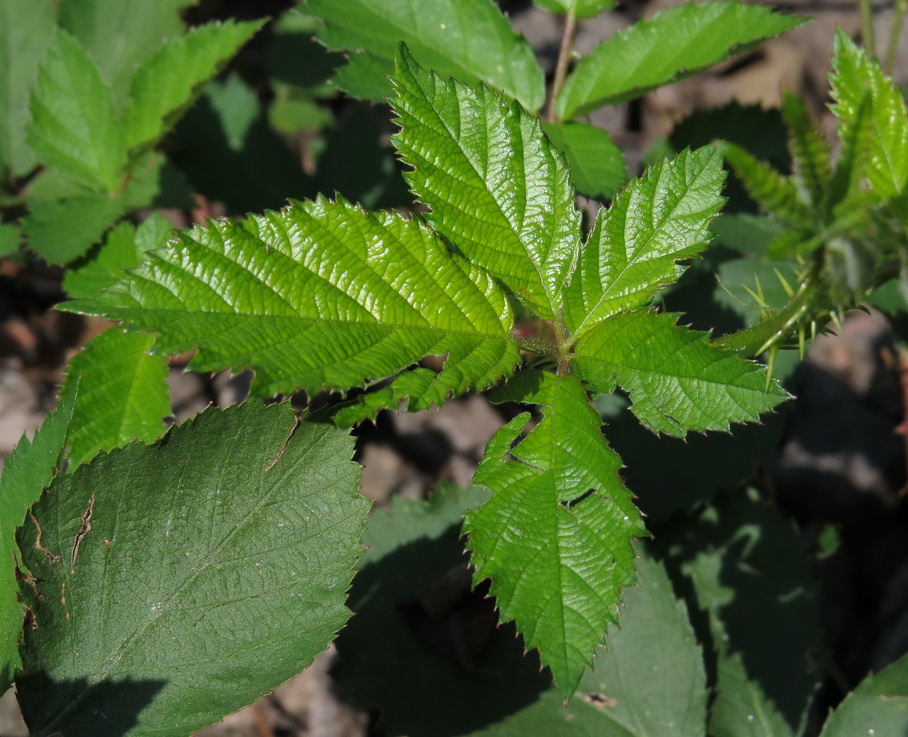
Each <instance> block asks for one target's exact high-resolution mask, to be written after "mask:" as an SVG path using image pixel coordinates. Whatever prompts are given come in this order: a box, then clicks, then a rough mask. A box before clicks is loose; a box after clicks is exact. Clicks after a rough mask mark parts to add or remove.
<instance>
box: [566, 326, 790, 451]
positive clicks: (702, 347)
mask: <svg viewBox="0 0 908 737" xmlns="http://www.w3.org/2000/svg"><path fill="white" fill-rule="evenodd" d="M676 319H677V315H671V314H659V313H655V312H646V311H640V312H631V313H624V314H620V315H615V316H613V317H611V318H610V319H608V320H606V321H605V322H603V323H601V324H599V325H598V326H597V327H596V328H595V329H593V330H591V331H590V332H588V333H586V334H585V335H584V336H583V337H582V338H581V339H580V340H579V341H578V342H577V346H576V349H575V350H576V356H575V358H574V361H573V363H574V366H575V367H576V369H577V371H578V372H579V373H580V375H581V376H582V377H583V378H584V379H586V380H587V381H589V382H590V383H591V384H592V385H593V386H594V387H595V389H596V391H597V392H599V393H601V394H608V393H610V392H612V391H613V390H614V388H615V385H616V384H619V385H621V387H623V388H624V390H625V391H627V392H628V394H629V395H630V398H631V401H632V402H633V404H632V405H631V410H632V411H633V413H634V414H635V415H636V416H637V418H638V419H639V420H640V421H641V422H642V423H643V424H644V425H646V426H647V427H648V428H650V430H652V431H653V432H662V433H665V434H666V435H674V436H676V437H683V436H684V434H685V433H686V432H689V431H691V430H695V431H698V432H703V431H705V430H726V431H727V430H728V423H729V422H753V421H756V420H758V419H759V417H760V414H761V413H763V412H768V411H769V410H771V409H772V408H773V407H774V406H775V405H777V404H778V403H779V402H781V401H784V400H785V399H787V398H788V395H787V394H786V393H785V392H784V391H783V390H782V389H781V388H780V387H779V386H778V385H776V384H772V385H770V386H769V387H768V388H767V386H766V373H765V368H764V367H763V366H760V365H759V364H756V363H753V362H751V361H745V360H744V359H742V358H741V356H740V354H739V353H737V352H735V351H731V350H728V349H725V348H720V347H718V346H716V345H712V344H710V343H709V336H708V334H707V333H698V332H694V331H692V330H689V329H687V328H685V327H679V326H677V325H675V320H676Z"/></svg>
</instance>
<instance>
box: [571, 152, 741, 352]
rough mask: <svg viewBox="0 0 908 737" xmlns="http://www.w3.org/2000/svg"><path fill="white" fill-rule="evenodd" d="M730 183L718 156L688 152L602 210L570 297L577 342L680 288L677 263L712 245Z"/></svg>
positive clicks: (680, 270)
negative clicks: (608, 320) (600, 326)
mask: <svg viewBox="0 0 908 737" xmlns="http://www.w3.org/2000/svg"><path fill="white" fill-rule="evenodd" d="M724 181H725V172H724V171H723V170H722V155H721V154H720V153H719V151H718V150H716V149H711V148H701V149H698V150H697V151H685V152H683V153H682V154H681V155H679V156H678V157H677V158H676V159H674V160H671V161H669V160H667V159H663V160H662V161H660V162H659V163H658V164H656V166H654V167H653V168H652V169H649V170H648V171H647V172H646V173H645V174H644V175H643V176H642V177H640V178H638V179H634V180H633V181H632V182H631V183H630V184H629V185H628V186H627V187H626V188H625V189H624V191H622V192H621V193H620V194H619V195H618V196H617V197H616V198H615V200H614V202H613V203H612V206H611V207H610V208H608V209H607V210H606V209H605V208H601V209H600V210H599V213H598V216H597V217H596V225H595V227H594V228H593V231H592V232H591V233H590V235H589V237H588V239H587V242H586V245H585V246H584V248H583V251H582V255H581V257H580V260H579V263H578V265H577V270H576V271H575V272H574V275H573V278H572V281H571V284H570V286H569V287H568V289H567V294H566V295H565V305H564V319H565V324H566V326H567V328H568V330H570V331H571V332H572V333H573V335H574V336H575V337H576V338H579V337H581V336H582V335H583V334H584V333H586V332H588V331H589V330H591V329H592V328H594V327H595V326H596V325H598V324H599V323H601V322H602V321H603V320H604V319H606V318H608V317H609V316H611V315H614V314H616V313H618V312H620V311H622V310H630V309H636V308H638V307H642V306H643V305H645V304H646V303H647V302H648V301H649V299H650V298H651V297H652V296H653V295H654V294H655V293H656V291H657V290H659V289H660V288H662V287H664V286H667V285H668V284H672V283H674V282H675V281H677V279H678V277H680V276H681V274H682V273H683V272H684V269H685V267H683V266H681V265H679V264H678V261H679V260H680V259H684V258H689V257H691V256H694V255H696V254H697V253H699V252H700V251H701V250H703V249H704V248H705V247H706V246H707V245H708V244H709V242H710V241H711V240H712V235H711V234H710V232H709V223H710V221H711V220H713V218H715V217H716V215H718V214H719V210H720V208H721V207H722V204H723V203H724V202H725V200H724V198H723V197H722V196H721V195H720V194H719V193H720V192H721V191H722V183H723V182H724Z"/></svg>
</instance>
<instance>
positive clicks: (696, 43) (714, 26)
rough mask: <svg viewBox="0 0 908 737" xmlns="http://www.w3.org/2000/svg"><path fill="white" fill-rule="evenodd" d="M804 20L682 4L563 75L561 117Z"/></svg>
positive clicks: (719, 5)
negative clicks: (564, 76)
mask: <svg viewBox="0 0 908 737" xmlns="http://www.w3.org/2000/svg"><path fill="white" fill-rule="evenodd" d="M803 22H804V19H803V18H795V17H792V16H786V15H781V14H779V13H776V12H774V11H773V10H772V9H771V8H767V7H762V6H758V5H739V4H738V3H736V2H707V3H701V4H695V3H687V4H686V5H682V6H680V7H677V8H670V9H668V10H663V11H662V12H660V13H657V14H656V15H655V16H653V17H652V18H651V19H649V20H644V21H641V22H638V23H635V24H634V25H633V26H631V27H630V28H628V29H627V30H624V31H619V32H618V33H616V34H615V35H614V36H612V37H611V38H609V39H608V40H606V41H603V42H602V43H601V44H600V45H599V46H598V47H597V48H596V49H595V50H594V51H593V52H592V53H591V54H590V55H589V56H587V57H585V58H583V59H582V60H581V61H580V63H579V64H578V65H577V67H576V69H574V71H573V72H572V73H571V74H570V75H569V76H568V78H567V80H566V81H565V84H564V87H563V88H562V90H561V93H560V94H559V95H558V99H557V102H556V109H557V113H558V117H559V119H561V120H568V119H571V118H576V117H578V116H580V115H583V114H585V113H588V112H590V111H591V110H595V109H596V108H600V107H602V106H603V105H613V104H615V103H618V102H623V101H625V100H630V99H632V98H634V97H639V96H640V95H642V94H644V93H645V92H648V91H649V90H652V89H655V88H656V87H661V86H662V85H665V84H669V83H670V82H676V81H677V80H679V79H684V78H685V77H689V76H690V75H692V74H695V73H697V72H699V71H701V70H702V69H705V68H706V67H708V66H711V65H713V64H717V63H718V62H720V61H722V60H724V59H727V58H728V57H729V56H731V55H733V54H737V53H740V52H742V51H746V50H748V49H750V48H752V47H753V46H755V45H757V44H759V43H761V42H762V41H765V40H766V39H768V38H772V37H773V36H778V35H779V34H780V33H784V32H785V31H790V30H791V29H792V28H796V27H797V26H799V25H801V23H803Z"/></svg>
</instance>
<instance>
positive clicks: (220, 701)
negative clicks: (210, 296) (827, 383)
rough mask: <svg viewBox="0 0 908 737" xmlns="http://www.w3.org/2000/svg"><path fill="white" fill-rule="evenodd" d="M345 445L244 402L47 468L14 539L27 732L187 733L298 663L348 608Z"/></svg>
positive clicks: (352, 503) (349, 487)
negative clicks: (149, 442)
mask: <svg viewBox="0 0 908 737" xmlns="http://www.w3.org/2000/svg"><path fill="white" fill-rule="evenodd" d="M352 453H353V442H352V440H351V439H350V438H349V437H346V436H344V435H342V434H340V433H338V432H337V431H336V430H334V429H333V428H331V427H329V426H324V425H316V424H314V423H310V422H307V421H305V420H303V421H300V420H299V418H298V416H297V415H296V414H295V413H294V412H293V410H292V409H291V408H290V406H289V405H287V404H280V405H271V406H268V407H266V406H262V405H259V404H255V403H246V404H244V405H239V406H235V407H231V408H229V409H227V410H224V411H219V410H212V409H210V410H207V411H205V412H203V413H202V414H201V415H199V416H198V417H197V418H196V419H194V420H192V421H190V422H188V423H186V424H184V425H182V426H180V427H178V428H175V429H173V430H172V431H171V432H170V433H169V434H168V435H167V436H166V438H165V439H164V440H162V441H161V442H159V443H157V444H155V445H153V446H145V445H142V444H140V443H133V444H131V445H128V446H126V447H125V448H122V449H118V450H115V451H113V452H112V453H110V454H107V455H101V456H99V457H98V458H96V459H95V460H94V461H93V462H92V463H91V464H90V465H87V466H82V467H80V468H79V469H77V470H76V472H75V473H74V474H73V475H71V476H66V477H63V478H58V479H57V481H56V482H55V483H54V484H53V485H52V486H51V488H50V489H49V490H48V491H47V493H46V494H45V496H44V498H43V499H42V500H41V501H40V502H39V503H38V504H37V505H35V507H34V509H33V515H32V517H31V518H30V521H28V522H27V523H26V525H25V526H24V527H23V528H22V529H21V530H20V533H19V538H18V539H19V545H20V547H21V549H22V551H23V558H24V560H25V565H26V566H27V568H28V570H29V571H30V572H31V575H32V576H33V578H32V579H30V581H31V583H30V585H29V586H28V587H26V588H27V589H28V590H27V591H25V592H24V593H25V596H26V598H27V600H28V605H29V607H30V608H31V610H32V612H33V614H34V616H35V620H36V622H37V627H36V628H35V629H30V630H29V631H28V632H27V633H26V639H25V644H24V646H23V649H22V653H23V660H24V664H25V668H26V674H25V675H23V676H22V677H20V678H19V679H18V681H17V686H18V695H19V701H20V704H21V706H22V711H23V714H24V716H25V719H26V722H27V723H28V725H29V727H30V729H31V734H32V735H35V737H42V736H46V735H50V734H52V733H55V732H59V731H62V732H69V731H71V730H74V731H77V732H81V733H88V732H90V733H91V734H93V735H98V736H99V737H105V736H111V737H113V736H114V735H152V734H187V733H189V732H191V731H193V730H196V729H199V728H201V727H203V726H205V725H207V724H210V723H212V722H214V721H216V720H217V719H220V718H221V717H222V716H224V715H225V714H228V713H230V712H232V711H235V710H236V709H238V708H239V707H241V706H243V705H245V704H248V703H251V702H252V701H254V700H255V699H256V698H258V697H259V696H262V695H263V694H265V693H267V692H268V691H269V690H271V689H273V688H274V687H276V686H277V685H279V684H280V683H282V682H283V681H285V680H287V679H288V678H290V677H291V676H292V675H294V674H296V673H298V672H299V671H300V670H302V669H303V668H304V667H306V666H307V665H308V664H309V663H310V662H311V661H312V659H313V658H314V657H315V656H316V655H317V654H318V653H320V652H322V651H324V649H325V647H326V646H327V644H328V643H329V642H330V641H331V640H332V639H333V637H334V634H335V633H336V632H337V631H338V630H339V629H340V628H341V627H342V626H343V624H344V622H346V620H347V618H348V617H349V614H350V612H349V610H347V609H346V607H345V606H344V601H345V599H346V589H347V586H348V585H349V583H350V580H351V578H352V576H353V566H354V564H355V562H356V560H357V558H358V557H359V554H360V552H361V550H362V549H361V547H360V545H359V537H360V534H361V532H362V529H363V527H364V525H365V521H366V514H367V510H368V506H369V503H368V501H367V500H366V499H365V498H364V497H362V496H360V495H359V494H358V492H357V478H358V475H359V474H358V469H357V467H356V466H355V465H354V464H353V463H351V462H350V456H351V455H352ZM39 525H40V527H39ZM39 535H40V537H39ZM98 581H103V582H104V585H103V586H98V585H97V582H98ZM253 622H254V623H255V626H250V623H253ZM200 693H203V694H204V698H202V699H200V698H199V694H200ZM76 725H78V726H76Z"/></svg>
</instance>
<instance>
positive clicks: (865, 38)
mask: <svg viewBox="0 0 908 737" xmlns="http://www.w3.org/2000/svg"><path fill="white" fill-rule="evenodd" d="M858 7H859V8H860V10H861V44H862V45H863V46H864V49H865V50H866V51H867V53H868V54H870V57H871V58H873V59H875V58H876V39H875V38H874V35H873V4H872V2H871V0H858Z"/></svg>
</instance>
